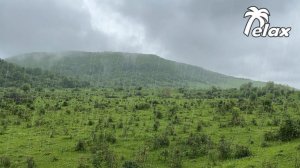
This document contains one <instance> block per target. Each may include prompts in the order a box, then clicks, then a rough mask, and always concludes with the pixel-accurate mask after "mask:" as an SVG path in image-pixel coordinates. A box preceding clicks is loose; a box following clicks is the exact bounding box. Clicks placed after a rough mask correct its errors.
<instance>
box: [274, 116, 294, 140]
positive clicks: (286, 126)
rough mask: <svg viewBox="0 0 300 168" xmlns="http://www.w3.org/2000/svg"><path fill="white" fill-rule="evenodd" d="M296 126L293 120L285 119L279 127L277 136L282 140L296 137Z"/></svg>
mask: <svg viewBox="0 0 300 168" xmlns="http://www.w3.org/2000/svg"><path fill="white" fill-rule="evenodd" d="M297 127H298V126H297V125H296V123H295V122H294V121H293V120H291V119H287V120H285V121H284V123H283V124H282V125H281V126H280V128H279V131H278V137H279V138H280V140H282V141H290V140H292V139H294V138H298V137H299V131H298V128H297Z"/></svg>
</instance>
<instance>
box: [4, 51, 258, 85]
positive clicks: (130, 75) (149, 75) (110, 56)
mask: <svg viewBox="0 0 300 168" xmlns="http://www.w3.org/2000/svg"><path fill="white" fill-rule="evenodd" d="M7 61H9V62H13V63H16V64H18V65H21V66H25V67H30V68H42V69H45V70H49V71H53V72H56V73H59V74H62V75H66V76H70V77H78V78H79V79H82V80H86V81H89V82H91V83H92V84H94V85H96V86H104V87H112V86H117V87H121V86H148V87H155V86H166V87H197V88H208V87H211V86H216V87H220V88H236V87H239V86H240V85H241V84H244V83H247V82H250V80H247V79H241V78H235V77H231V76H226V75H222V74H219V73H215V72H212V71H208V70H205V69H203V68H200V67H197V66H191V65H187V64H183V63H177V62H174V61H170V60H166V59H163V58H160V57H158V56H155V55H147V54H132V53H119V52H101V53H96V52H62V53H29V54H24V55H18V56H15V57H11V58H9V59H7ZM255 84H257V85H259V84H261V83H259V82H255Z"/></svg>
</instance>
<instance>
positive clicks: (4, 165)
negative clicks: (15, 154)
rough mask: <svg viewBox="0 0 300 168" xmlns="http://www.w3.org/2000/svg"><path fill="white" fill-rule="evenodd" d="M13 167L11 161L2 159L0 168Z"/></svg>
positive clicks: (0, 158)
mask: <svg viewBox="0 0 300 168" xmlns="http://www.w3.org/2000/svg"><path fill="white" fill-rule="evenodd" d="M10 166H11V162H10V159H9V158H8V157H5V156H2V157H0V167H3V168H9V167H10Z"/></svg>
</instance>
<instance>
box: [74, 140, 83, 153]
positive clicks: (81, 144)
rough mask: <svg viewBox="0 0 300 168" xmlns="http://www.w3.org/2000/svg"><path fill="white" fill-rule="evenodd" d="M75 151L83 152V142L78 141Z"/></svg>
mask: <svg viewBox="0 0 300 168" xmlns="http://www.w3.org/2000/svg"><path fill="white" fill-rule="evenodd" d="M75 151H85V142H84V141H83V140H79V141H78V142H77V144H76V146H75Z"/></svg>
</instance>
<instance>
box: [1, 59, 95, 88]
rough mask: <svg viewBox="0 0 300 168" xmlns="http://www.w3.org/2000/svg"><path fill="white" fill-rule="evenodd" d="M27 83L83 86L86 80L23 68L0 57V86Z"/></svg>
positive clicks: (40, 85) (50, 85) (86, 83)
mask: <svg viewBox="0 0 300 168" xmlns="http://www.w3.org/2000/svg"><path fill="white" fill-rule="evenodd" d="M24 84H29V85H31V86H33V87H63V88H73V87H83V86H89V84H88V82H81V81H78V80H75V79H73V78H70V77H64V76H61V75H57V74H55V73H52V72H48V71H43V70H41V69H39V68H23V67H20V66H18V65H15V64H12V63H8V62H6V61H4V60H1V59H0V87H20V86H22V85H24Z"/></svg>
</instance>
